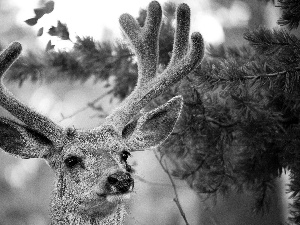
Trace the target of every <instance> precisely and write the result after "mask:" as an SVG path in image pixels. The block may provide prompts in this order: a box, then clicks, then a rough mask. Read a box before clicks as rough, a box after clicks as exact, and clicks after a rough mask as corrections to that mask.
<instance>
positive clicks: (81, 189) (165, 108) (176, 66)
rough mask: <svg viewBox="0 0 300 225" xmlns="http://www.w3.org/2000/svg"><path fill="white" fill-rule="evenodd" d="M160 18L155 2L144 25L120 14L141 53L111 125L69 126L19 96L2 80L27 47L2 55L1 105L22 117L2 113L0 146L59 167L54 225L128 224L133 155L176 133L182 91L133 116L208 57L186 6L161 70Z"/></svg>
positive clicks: (14, 46)
mask: <svg viewBox="0 0 300 225" xmlns="http://www.w3.org/2000/svg"><path fill="white" fill-rule="evenodd" d="M161 18H162V10H161V7H160V5H159V3H158V2H156V1H153V2H151V3H150V4H149V7H148V12H147V19H146V23H145V26H144V27H140V26H139V25H138V23H137V22H136V21H135V19H134V18H133V17H132V16H130V15H128V14H124V15H122V16H121V17H120V24H121V27H122V28H123V30H124V32H125V34H126V35H127V37H128V38H129V40H130V43H131V45H132V46H133V49H134V51H135V54H136V55H137V59H138V71H139V72H138V82H137V85H136V87H135V89H134V91H133V92H132V93H131V94H130V95H129V96H128V97H127V98H126V99H125V100H124V101H123V102H122V103H121V104H120V106H119V107H118V108H117V109H115V110H114V111H113V112H112V113H111V114H110V115H109V116H108V117H107V118H106V119H105V122H104V123H103V124H102V125H101V126H99V127H96V128H94V129H91V130H79V129H75V128H67V129H64V128H62V127H60V126H59V125H57V124H55V123H54V122H52V121H51V120H50V119H49V118H47V117H45V116H43V115H41V114H39V113H37V112H35V111H34V110H33V109H31V108H29V107H28V106H26V105H24V104H23V103H21V102H20V101H19V100H17V99H16V98H15V97H13V95H12V94H11V93H10V92H9V91H8V90H7V89H6V88H5V86H4V85H3V74H4V73H5V71H6V70H7V69H8V68H9V67H10V65H11V64H12V63H13V62H14V61H15V60H16V59H17V57H18V55H19V54H20V53H21V45H20V44H19V43H17V42H14V43H12V44H11V45H10V46H9V47H8V48H7V49H6V50H4V51H3V52H2V54H1V56H0V75H1V78H2V82H1V85H0V105H1V106H2V107H4V108H5V109H6V110H8V111H9V112H10V113H11V114H12V115H13V116H14V117H16V118H17V119H18V120H19V121H20V122H15V121H12V120H9V119H7V118H0V147H1V148H2V149H3V150H4V151H6V152H8V153H10V154H12V155H15V156H20V157H22V158H43V159H45V160H46V161H47V162H48V164H49V166H50V167H51V168H52V169H53V170H54V172H55V174H56V177H57V182H56V187H55V189H54V191H53V197H52V200H51V206H50V207H51V222H52V224H122V221H123V215H124V209H123V208H124V206H123V204H124V203H123V201H124V199H126V198H127V197H128V194H129V193H130V192H131V191H132V189H133V185H134V180H133V178H132V177H131V174H130V172H131V171H130V166H128V165H127V162H126V159H127V157H128V155H130V152H132V151H141V150H144V149H146V148H150V147H155V146H158V145H160V144H161V143H162V142H163V141H164V140H165V139H166V138H167V137H168V135H169V134H170V133H171V132H172V130H173V127H174V126H175V123H176V121H177V119H178V117H179V115H180V111H181V108H182V98H181V97H180V96H177V97H174V98H172V99H171V100H169V101H168V102H167V103H165V104H164V105H162V106H160V107H158V108H156V109H154V110H152V111H150V112H147V113H144V114H142V116H141V117H140V118H139V119H137V120H135V121H134V122H132V121H131V120H132V118H133V117H134V116H135V115H136V114H137V113H139V112H140V110H141V109H143V108H144V107H145V106H146V105H147V103H149V102H150V101H151V100H152V99H154V98H156V97H157V96H159V95H160V94H162V93H163V92H164V91H165V90H166V89H167V88H168V87H170V86H171V85H173V84H174V83H176V82H177V81H179V80H180V79H182V78H183V77H184V76H186V75H188V74H189V73H190V72H191V71H192V70H193V69H194V68H195V67H196V66H197V65H198V64H199V63H200V62H201V60H202V58H203V52H204V51H203V40H202V37H201V35H200V34H199V33H193V34H192V36H191V44H190V45H189V29H190V9H189V7H188V6H187V5H186V4H181V5H179V7H178V8H177V25H176V26H177V27H176V32H175V39H174V47H173V53H172V58H171V61H170V64H169V65H168V67H167V68H166V70H165V71H164V72H163V73H161V74H157V71H156V70H157V61H158V60H157V59H158V35H159V31H160V24H161ZM21 122H22V123H21Z"/></svg>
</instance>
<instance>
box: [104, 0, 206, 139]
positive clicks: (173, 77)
mask: <svg viewBox="0 0 300 225" xmlns="http://www.w3.org/2000/svg"><path fill="white" fill-rule="evenodd" d="M161 14H162V11H161V8H160V5H159V3H158V2H156V1H153V2H151V3H150V4H149V7H148V11H147V20H146V24H145V26H144V27H143V28H141V27H139V25H138V24H137V22H136V21H135V19H134V18H133V17H132V16H130V15H128V14H124V15H122V16H121V18H120V24H121V26H122V28H123V30H124V31H125V33H126V34H127V36H128V38H129V39H130V41H131V43H132V45H133V47H134V50H135V53H136V54H137V57H138V69H139V77H138V83H137V86H136V87H135V89H134V91H133V92H132V93H131V94H130V95H129V96H128V97H127V98H126V99H125V100H124V101H123V102H122V103H121V105H120V106H119V107H118V108H117V109H116V110H115V111H114V112H113V113H112V114H111V115H109V116H108V117H107V118H106V120H107V122H108V123H109V124H111V125H113V126H114V127H115V129H116V130H117V132H119V133H121V132H122V130H123V128H124V127H125V125H126V124H127V123H128V122H129V121H130V119H131V118H132V117H133V116H134V115H135V114H136V113H138V111H139V110H141V109H142V108H143V107H145V105H146V104H147V103H149V102H150V101H151V100H152V99H154V98H156V97H157V96H159V95H160V94H162V93H163V91H164V90H166V89H167V88H168V87H170V86H171V85H173V84H175V83H176V82H178V81H179V80H180V79H182V78H183V77H184V76H186V75H188V74H189V73H190V72H191V71H192V70H193V69H194V68H195V67H196V66H197V65H198V64H199V63H200V62H201V60H202V58H203V54H204V49H203V47H204V44H203V39H202V36H201V34H200V33H198V32H195V33H193V34H192V36H191V42H192V43H191V46H190V48H189V29H190V9H189V7H188V5H186V4H180V5H179V7H178V8H177V16H176V19H177V26H176V32H175V39H174V45H173V54H172V58H171V61H170V63H169V65H168V67H167V68H166V70H165V71H164V72H163V73H162V74H160V75H159V76H156V69H157V61H158V60H157V58H158V35H159V30H160V23H161Z"/></svg>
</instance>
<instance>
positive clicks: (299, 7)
mask: <svg viewBox="0 0 300 225" xmlns="http://www.w3.org/2000/svg"><path fill="white" fill-rule="evenodd" d="M259 1H264V2H272V3H274V4H276V6H277V7H280V8H281V12H282V15H281V17H280V18H279V19H278V21H277V23H278V24H279V25H281V26H287V27H288V28H289V29H290V30H292V29H295V28H297V27H298V26H299V22H300V1H298V0H277V1H276V0H259Z"/></svg>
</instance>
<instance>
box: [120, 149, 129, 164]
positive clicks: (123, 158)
mask: <svg viewBox="0 0 300 225" xmlns="http://www.w3.org/2000/svg"><path fill="white" fill-rule="evenodd" d="M129 156H131V154H130V152H128V151H126V150H124V151H122V152H121V161H123V162H127V159H128V157H129Z"/></svg>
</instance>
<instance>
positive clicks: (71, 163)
mask: <svg viewBox="0 0 300 225" xmlns="http://www.w3.org/2000/svg"><path fill="white" fill-rule="evenodd" d="M64 162H65V165H66V166H67V167H68V168H70V169H71V168H73V167H75V166H77V165H80V166H81V167H82V166H83V162H82V158H79V157H78V156H75V155H72V156H69V157H67V158H66V159H65V161H64Z"/></svg>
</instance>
